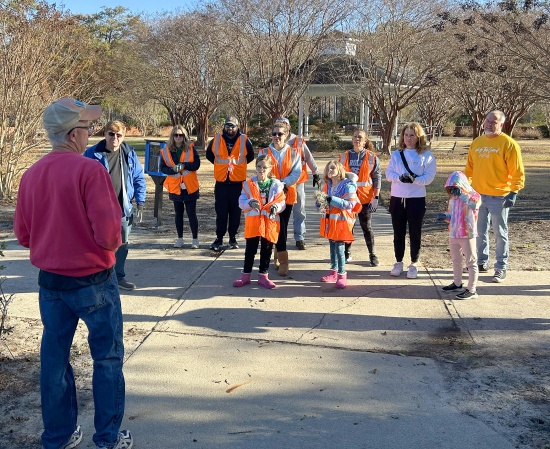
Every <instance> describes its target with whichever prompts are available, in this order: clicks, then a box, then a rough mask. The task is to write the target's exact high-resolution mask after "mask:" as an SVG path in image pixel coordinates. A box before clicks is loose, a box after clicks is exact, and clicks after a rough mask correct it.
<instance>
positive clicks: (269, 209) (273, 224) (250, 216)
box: [233, 155, 285, 288]
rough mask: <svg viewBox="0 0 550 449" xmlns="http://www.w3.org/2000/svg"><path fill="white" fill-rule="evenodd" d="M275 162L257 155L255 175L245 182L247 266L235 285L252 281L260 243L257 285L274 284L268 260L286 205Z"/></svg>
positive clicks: (241, 204)
mask: <svg viewBox="0 0 550 449" xmlns="http://www.w3.org/2000/svg"><path fill="white" fill-rule="evenodd" d="M272 169H273V162H272V160H271V158H270V157H269V156H267V155H261V156H258V158H257V159H256V173H257V174H256V176H253V177H252V178H251V179H249V180H248V181H245V182H244V183H243V189H242V193H241V196H240V197H239V207H240V208H241V209H242V210H243V212H244V238H245V239H246V249H245V252H244V267H243V271H242V273H241V277H240V278H239V279H237V280H236V281H235V282H233V287H242V286H244V285H247V284H250V274H251V273H252V266H253V265H254V258H255V257H256V253H257V252H258V245H260V273H259V275H258V285H261V286H262V287H265V288H275V284H274V283H273V282H272V281H271V280H270V279H269V277H268V273H267V271H268V269H269V261H270V260H271V252H272V250H273V244H274V243H275V242H276V241H277V239H278V238H279V231H280V227H281V226H280V218H279V213H280V212H282V211H283V210H284V209H285V194H284V192H283V188H284V185H283V183H282V182H281V181H279V180H278V179H276V178H275V177H273V174H272V173H271V170H272Z"/></svg>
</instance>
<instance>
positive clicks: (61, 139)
mask: <svg viewBox="0 0 550 449" xmlns="http://www.w3.org/2000/svg"><path fill="white" fill-rule="evenodd" d="M48 139H49V140H50V143H51V145H52V147H56V146H59V145H63V144H65V143H68V142H69V133H68V132H67V131H62V132H60V133H51V132H48Z"/></svg>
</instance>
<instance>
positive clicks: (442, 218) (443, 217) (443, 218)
mask: <svg viewBox="0 0 550 449" xmlns="http://www.w3.org/2000/svg"><path fill="white" fill-rule="evenodd" d="M446 219H447V215H446V214H437V218H436V219H435V220H436V221H445V220H446Z"/></svg>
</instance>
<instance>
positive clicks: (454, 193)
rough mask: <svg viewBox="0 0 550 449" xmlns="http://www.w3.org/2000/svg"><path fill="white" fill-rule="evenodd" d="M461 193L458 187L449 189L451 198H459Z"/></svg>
mask: <svg viewBox="0 0 550 449" xmlns="http://www.w3.org/2000/svg"><path fill="white" fill-rule="evenodd" d="M461 193H462V190H460V187H453V188H452V189H451V195H453V196H460V194H461Z"/></svg>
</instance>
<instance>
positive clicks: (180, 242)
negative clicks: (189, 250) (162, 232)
mask: <svg viewBox="0 0 550 449" xmlns="http://www.w3.org/2000/svg"><path fill="white" fill-rule="evenodd" d="M174 248H183V239H176V241H175V242H174Z"/></svg>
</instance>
